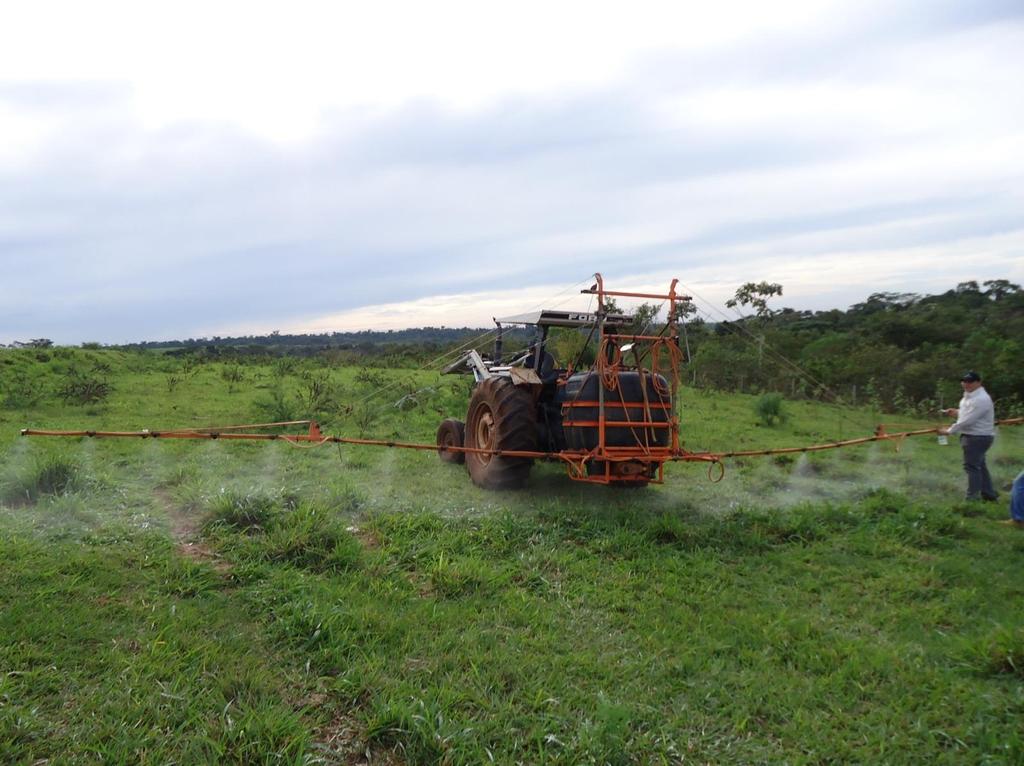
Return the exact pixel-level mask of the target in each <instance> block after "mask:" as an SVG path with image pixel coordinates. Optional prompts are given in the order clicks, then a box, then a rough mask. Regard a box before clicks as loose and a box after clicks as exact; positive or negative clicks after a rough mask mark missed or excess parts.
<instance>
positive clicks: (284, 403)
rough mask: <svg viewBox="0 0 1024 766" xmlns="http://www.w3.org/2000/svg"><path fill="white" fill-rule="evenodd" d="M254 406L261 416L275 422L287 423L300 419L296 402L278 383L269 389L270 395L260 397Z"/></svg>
mask: <svg viewBox="0 0 1024 766" xmlns="http://www.w3.org/2000/svg"><path fill="white" fill-rule="evenodd" d="M254 406H255V407H256V411H257V413H258V415H259V417H260V418H266V419H267V420H270V421H273V422H274V423H286V422H288V421H290V420H298V416H297V414H296V403H295V402H294V401H293V400H292V399H291V398H289V397H288V396H287V395H285V392H284V387H283V386H282V385H281V384H280V383H278V384H276V385H275V386H274V387H273V388H271V389H270V391H269V396H267V397H265V398H263V399H258V400H257V401H256V402H255V404H254Z"/></svg>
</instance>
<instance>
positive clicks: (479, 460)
mask: <svg viewBox="0 0 1024 766" xmlns="http://www.w3.org/2000/svg"><path fill="white" fill-rule="evenodd" d="M466 446H467V447H472V448H475V449H485V450H510V451H529V452H532V451H535V450H536V449H537V412H536V404H535V403H534V401H533V396H531V395H530V392H529V391H527V390H526V389H523V388H518V387H516V386H515V385H513V383H512V381H511V380H509V379H508V378H488V379H487V380H485V381H483V382H481V383H480V384H479V385H478V386H477V387H476V388H475V389H474V390H473V396H472V397H471V398H470V400H469V414H468V415H467V416H466ZM532 465H533V459H532V458H528V457H507V456H503V455H487V454H481V453H476V452H467V453H466V468H467V469H469V475H470V477H472V479H473V483H474V484H476V485H477V486H478V487H483V488H484V489H518V488H519V487H522V486H523V484H525V483H526V480H527V478H529V475H530V467H531V466H532Z"/></svg>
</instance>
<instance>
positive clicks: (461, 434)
mask: <svg viewBox="0 0 1024 766" xmlns="http://www.w3.org/2000/svg"><path fill="white" fill-rule="evenodd" d="M465 443H466V424H465V423H463V422H462V421H461V420H456V419H455V418H448V419H447V420H442V421H441V425H440V426H438V427H437V456H438V457H439V458H441V462H442V463H455V464H461V463H465V462H466V453H465V452H450V451H448V450H446V449H444V447H462V446H464V445H465Z"/></svg>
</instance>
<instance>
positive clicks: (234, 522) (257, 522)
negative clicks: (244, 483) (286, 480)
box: [204, 491, 281, 533]
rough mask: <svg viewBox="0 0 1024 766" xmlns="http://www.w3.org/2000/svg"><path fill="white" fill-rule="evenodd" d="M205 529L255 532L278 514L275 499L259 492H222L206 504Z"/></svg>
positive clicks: (279, 509) (277, 502)
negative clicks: (207, 511)
mask: <svg viewBox="0 0 1024 766" xmlns="http://www.w3.org/2000/svg"><path fill="white" fill-rule="evenodd" d="M208 507H209V513H208V515H207V519H206V523H205V525H204V526H205V527H206V529H208V530H216V529H217V528H225V527H226V528H228V529H230V530H234V531H238V532H250V533H254V532H259V531H261V530H264V529H266V528H267V527H269V526H270V525H271V524H272V523H273V521H274V518H275V516H277V515H278V514H279V513H281V506H280V503H279V501H278V499H277V498H276V497H274V496H273V495H269V494H266V493H263V492H248V493H244V494H242V493H238V492H229V491H222V492H220V494H218V495H217V496H216V497H214V498H213V500H212V501H210V503H209V506H208Z"/></svg>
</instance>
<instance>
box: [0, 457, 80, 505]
mask: <svg viewBox="0 0 1024 766" xmlns="http://www.w3.org/2000/svg"><path fill="white" fill-rule="evenodd" d="M82 483H83V482H82V474H81V469H80V468H79V466H78V464H77V463H75V462H74V461H73V460H71V459H69V458H67V457H65V456H63V455H50V456H47V457H44V458H40V459H39V460H37V461H36V462H35V463H34V464H33V465H32V466H31V467H29V469H28V470H27V471H25V472H24V473H22V474H20V475H15V476H13V477H11V478H10V479H8V480H7V481H5V482H4V484H3V485H2V487H0V496H2V497H3V499H4V501H5V502H9V503H17V502H28V503H34V502H36V501H38V500H39V498H40V497H42V496H43V495H64V494H68V493H69V492H74V491H76V490H77V489H79V488H81V486H82Z"/></svg>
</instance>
